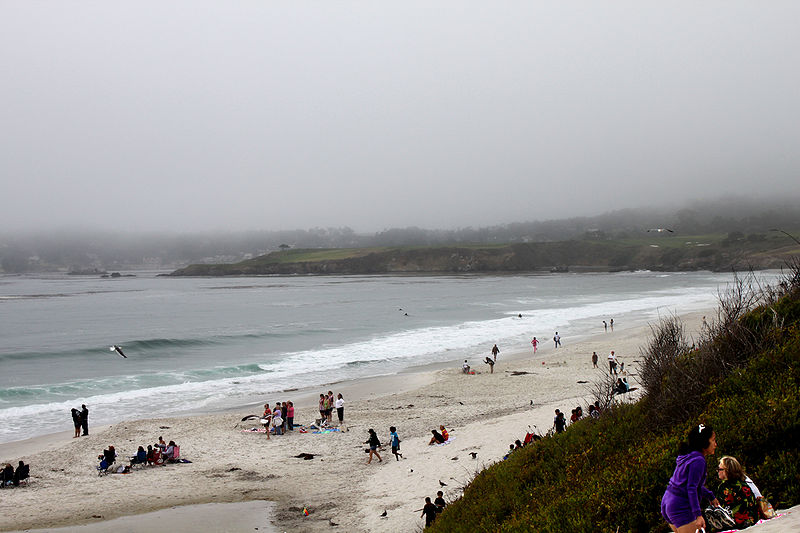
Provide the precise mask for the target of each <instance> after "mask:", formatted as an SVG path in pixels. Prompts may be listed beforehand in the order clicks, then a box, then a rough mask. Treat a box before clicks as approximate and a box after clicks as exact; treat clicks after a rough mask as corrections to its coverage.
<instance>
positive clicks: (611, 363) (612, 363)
mask: <svg viewBox="0 0 800 533" xmlns="http://www.w3.org/2000/svg"><path fill="white" fill-rule="evenodd" d="M608 373H609V374H614V375H617V356H616V355H614V350H611V353H610V354H608Z"/></svg>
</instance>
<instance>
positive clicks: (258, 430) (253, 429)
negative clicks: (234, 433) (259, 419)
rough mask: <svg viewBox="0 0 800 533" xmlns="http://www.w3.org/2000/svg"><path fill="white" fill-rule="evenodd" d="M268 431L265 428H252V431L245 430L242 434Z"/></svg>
mask: <svg viewBox="0 0 800 533" xmlns="http://www.w3.org/2000/svg"><path fill="white" fill-rule="evenodd" d="M266 432H267V430H266V429H264V428H250V429H243V430H242V433H266Z"/></svg>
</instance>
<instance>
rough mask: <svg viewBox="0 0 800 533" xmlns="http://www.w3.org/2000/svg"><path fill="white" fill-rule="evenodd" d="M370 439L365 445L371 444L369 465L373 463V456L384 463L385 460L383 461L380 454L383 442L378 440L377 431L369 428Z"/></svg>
mask: <svg viewBox="0 0 800 533" xmlns="http://www.w3.org/2000/svg"><path fill="white" fill-rule="evenodd" d="M368 432H369V438H368V439H367V440H365V441H364V444H369V459H368V460H367V464H370V463H371V462H372V455H373V454H374V455H375V456H376V457H377V458H378V462H380V463H382V462H383V459H381V454H379V453H378V448H379V447H380V445H381V441H379V440H378V435H376V434H375V430H374V429H372V428H369V430H368Z"/></svg>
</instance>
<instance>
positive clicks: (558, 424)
mask: <svg viewBox="0 0 800 533" xmlns="http://www.w3.org/2000/svg"><path fill="white" fill-rule="evenodd" d="M587 417H590V418H599V417H600V402H599V401H596V402H594V403H593V404H589V414H588V415H584V413H583V407H581V406H580V405H579V406H578V407H576V408H575V409H573V410H572V414H571V415H570V417H569V424H570V425H572V424H574V423H575V422H577V421H579V420H583V419H584V418H587ZM566 429H567V418H566V416H565V415H564V413H562V412H561V410H560V409H556V414H555V417H554V418H553V430H555V432H556V433H562V432H564V430H566Z"/></svg>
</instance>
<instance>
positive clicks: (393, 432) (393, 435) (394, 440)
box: [389, 426, 403, 461]
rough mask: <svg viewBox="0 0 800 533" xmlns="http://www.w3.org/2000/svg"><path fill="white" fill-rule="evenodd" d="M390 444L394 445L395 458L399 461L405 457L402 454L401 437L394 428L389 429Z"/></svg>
mask: <svg viewBox="0 0 800 533" xmlns="http://www.w3.org/2000/svg"><path fill="white" fill-rule="evenodd" d="M389 442H390V443H391V445H392V453H393V454H394V458H395V459H397V460H398V461H399V460H400V458H401V457H403V454H402V453H400V437H399V436H398V435H397V428H396V427H394V426H391V427H390V428H389Z"/></svg>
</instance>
